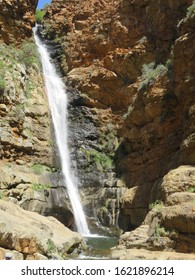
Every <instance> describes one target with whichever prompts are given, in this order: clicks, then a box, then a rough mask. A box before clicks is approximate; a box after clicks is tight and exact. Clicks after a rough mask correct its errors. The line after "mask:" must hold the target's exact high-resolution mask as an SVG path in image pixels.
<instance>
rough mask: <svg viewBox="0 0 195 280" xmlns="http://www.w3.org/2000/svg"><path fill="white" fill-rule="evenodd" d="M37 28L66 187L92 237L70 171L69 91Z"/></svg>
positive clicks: (82, 230) (77, 216) (80, 222)
mask: <svg viewBox="0 0 195 280" xmlns="http://www.w3.org/2000/svg"><path fill="white" fill-rule="evenodd" d="M37 29H38V27H37V26H36V27H35V28H34V37H35V42H36V45H37V47H38V51H39V53H40V56H41V61H42V67H43V75H44V80H45V86H46V92H47V96H48V101H49V107H50V111H51V116H52V121H53V126H54V132H55V139H56V144H57V147H58V152H59V157H60V162H61V169H62V180H63V185H65V186H66V187H67V190H68V194H69V198H70V201H71V204H72V209H73V214H74V218H75V223H76V227H77V230H78V232H79V233H81V234H82V235H84V236H88V235H90V232H89V229H88V225H87V222H86V218H85V215H84V212H83V208H82V205H81V201H80V197H79V193H78V188H77V179H76V178H75V176H74V175H73V172H72V170H71V168H70V155H69V150H68V125H67V122H68V120H67V103H68V101H67V94H66V88H65V86H64V83H63V82H62V79H61V78H60V77H59V76H58V74H57V73H56V69H55V67H54V65H53V64H52V63H51V62H50V54H49V52H48V50H47V48H46V46H45V45H44V43H43V42H42V41H41V40H40V38H39V36H38V34H37Z"/></svg>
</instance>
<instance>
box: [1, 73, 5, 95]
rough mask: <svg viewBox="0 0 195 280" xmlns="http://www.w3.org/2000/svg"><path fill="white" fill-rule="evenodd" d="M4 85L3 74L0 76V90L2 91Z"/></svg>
mask: <svg viewBox="0 0 195 280" xmlns="http://www.w3.org/2000/svg"><path fill="white" fill-rule="evenodd" d="M5 87H6V84H5V80H4V77H3V76H0V92H3V91H4V89H5Z"/></svg>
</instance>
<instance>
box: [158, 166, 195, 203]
mask: <svg viewBox="0 0 195 280" xmlns="http://www.w3.org/2000/svg"><path fill="white" fill-rule="evenodd" d="M194 180H195V168H194V167H193V166H180V167H178V168H177V169H174V170H171V171H170V172H169V173H168V174H167V175H166V176H164V178H163V180H162V181H160V182H159V183H158V184H157V186H156V187H154V189H153V192H154V193H156V195H154V194H153V195H154V197H156V199H154V198H153V200H158V199H160V200H162V201H164V202H165V203H168V201H169V200H170V199H171V198H170V195H171V194H173V193H178V192H182V193H183V192H186V191H188V190H190V188H192V187H194ZM181 195H182V194H181Z"/></svg>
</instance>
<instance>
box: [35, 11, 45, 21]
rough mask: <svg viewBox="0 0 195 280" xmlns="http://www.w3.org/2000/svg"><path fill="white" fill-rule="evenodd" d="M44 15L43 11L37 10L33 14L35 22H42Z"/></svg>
mask: <svg viewBox="0 0 195 280" xmlns="http://www.w3.org/2000/svg"><path fill="white" fill-rule="evenodd" d="M44 15H45V10H39V9H37V10H36V13H35V18H36V22H37V23H41V22H42V21H43V18H44Z"/></svg>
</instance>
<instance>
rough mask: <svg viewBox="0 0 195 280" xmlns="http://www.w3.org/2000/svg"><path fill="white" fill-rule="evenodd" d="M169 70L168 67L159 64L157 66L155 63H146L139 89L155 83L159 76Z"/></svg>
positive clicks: (143, 67)
mask: <svg viewBox="0 0 195 280" xmlns="http://www.w3.org/2000/svg"><path fill="white" fill-rule="evenodd" d="M166 72H167V67H166V66H164V65H162V64H159V65H157V66H156V67H155V63H154V62H152V63H149V64H144V65H143V66H142V76H141V82H140V85H139V87H138V90H145V89H146V88H147V87H148V86H149V85H151V84H153V83H154V82H155V81H156V79H157V78H158V77H159V76H162V75H164V74H165V73H166Z"/></svg>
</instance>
